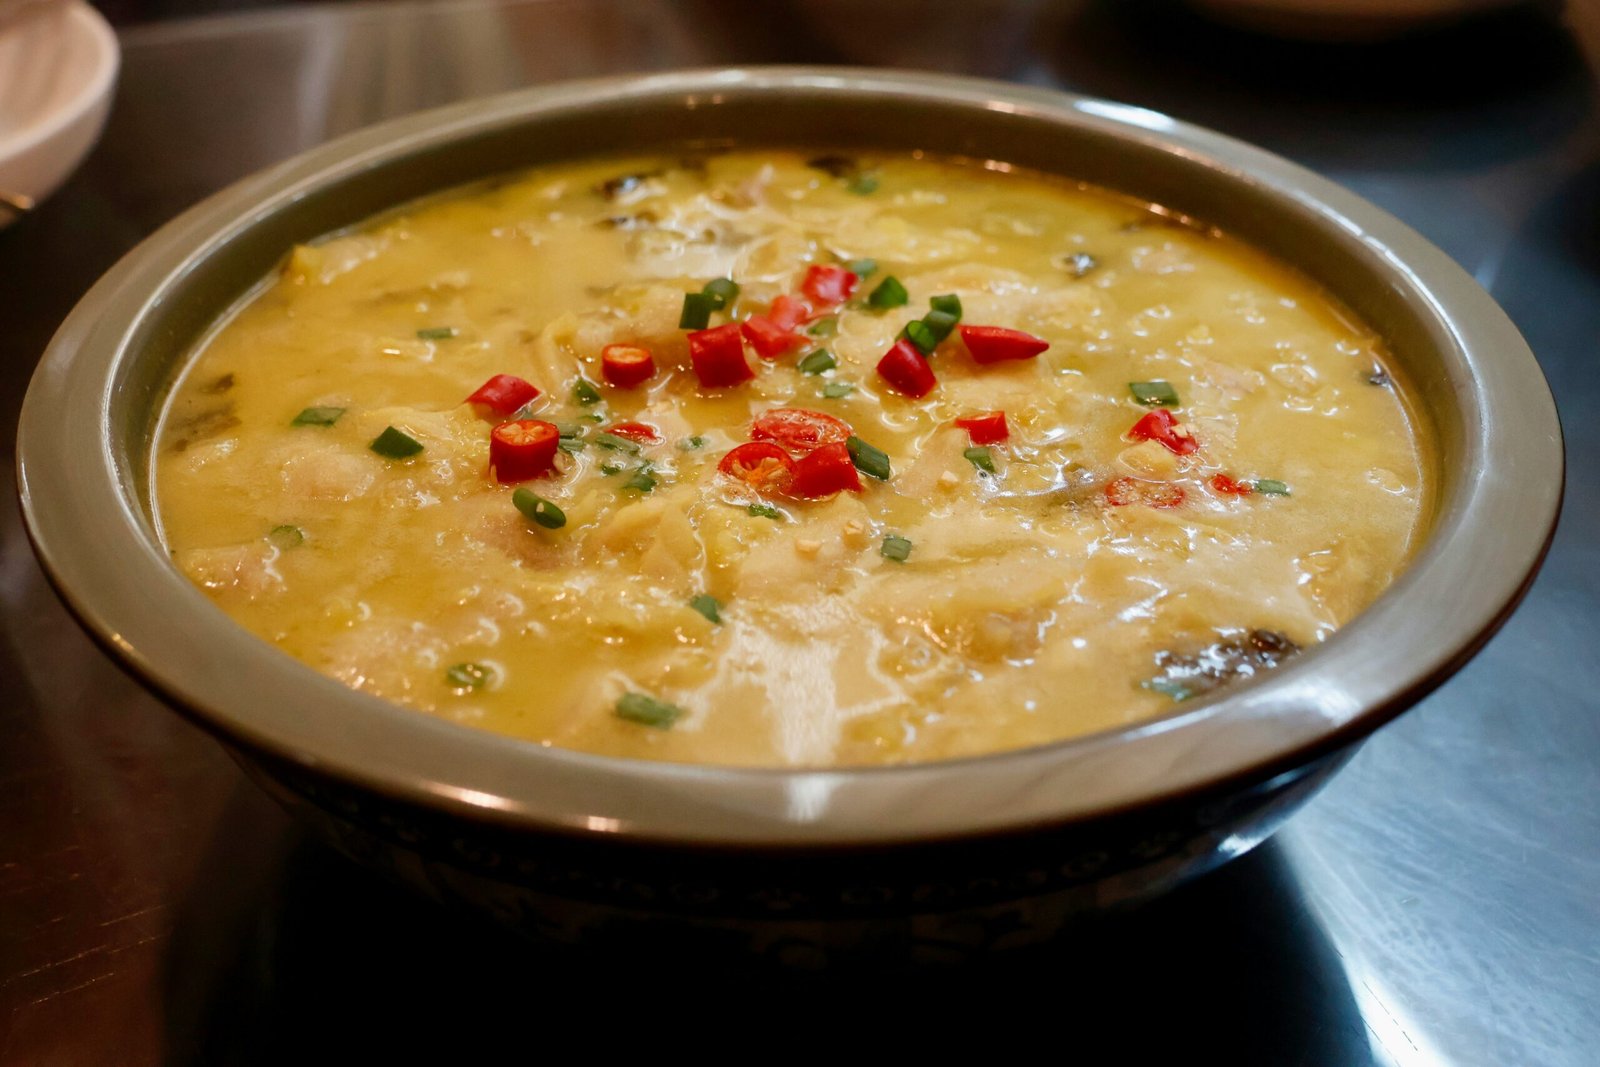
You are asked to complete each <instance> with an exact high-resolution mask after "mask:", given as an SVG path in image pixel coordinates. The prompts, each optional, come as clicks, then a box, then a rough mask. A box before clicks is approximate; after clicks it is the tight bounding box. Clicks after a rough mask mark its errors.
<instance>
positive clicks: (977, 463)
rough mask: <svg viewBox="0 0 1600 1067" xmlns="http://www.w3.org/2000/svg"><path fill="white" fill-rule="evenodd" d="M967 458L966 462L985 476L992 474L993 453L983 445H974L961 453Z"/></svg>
mask: <svg viewBox="0 0 1600 1067" xmlns="http://www.w3.org/2000/svg"><path fill="white" fill-rule="evenodd" d="M961 454H962V455H963V456H966V457H967V462H968V463H970V464H972V465H973V466H974V467H977V468H978V469H979V470H981V471H984V472H985V473H987V474H993V473H994V453H992V452H990V451H989V450H988V449H987V448H985V447H984V446H983V445H974V446H973V447H971V448H969V449H967V450H966V451H964V452H962V453H961Z"/></svg>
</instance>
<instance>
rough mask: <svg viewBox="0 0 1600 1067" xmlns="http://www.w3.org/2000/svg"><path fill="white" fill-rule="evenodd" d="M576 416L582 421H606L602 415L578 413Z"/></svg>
mask: <svg viewBox="0 0 1600 1067" xmlns="http://www.w3.org/2000/svg"><path fill="white" fill-rule="evenodd" d="M578 418H580V419H582V420H583V421H584V422H605V421H606V417H605V416H604V415H579V416H578Z"/></svg>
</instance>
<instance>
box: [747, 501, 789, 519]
mask: <svg viewBox="0 0 1600 1067" xmlns="http://www.w3.org/2000/svg"><path fill="white" fill-rule="evenodd" d="M745 510H746V511H748V512H749V513H750V514H752V515H754V516H755V517H756V518H758V519H781V518H783V512H781V511H779V510H778V509H777V508H775V507H773V506H772V505H771V504H751V505H750V506H749V507H748V508H746V509H745Z"/></svg>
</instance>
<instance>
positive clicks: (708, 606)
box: [689, 593, 722, 622]
mask: <svg viewBox="0 0 1600 1067" xmlns="http://www.w3.org/2000/svg"><path fill="white" fill-rule="evenodd" d="M689 606H690V607H691V608H693V609H694V610H696V611H698V612H699V613H700V614H702V615H704V616H705V617H706V621H707V622H721V621H722V604H721V603H720V602H719V601H718V600H717V598H716V597H714V596H711V595H710V594H708V593H701V594H700V595H699V596H697V597H695V598H694V599H693V600H691V601H689Z"/></svg>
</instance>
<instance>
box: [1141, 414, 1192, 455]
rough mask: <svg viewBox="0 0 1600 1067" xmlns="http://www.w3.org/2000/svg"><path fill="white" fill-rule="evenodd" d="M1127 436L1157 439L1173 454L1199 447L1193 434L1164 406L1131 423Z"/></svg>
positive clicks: (1185, 453) (1189, 451)
mask: <svg viewBox="0 0 1600 1067" xmlns="http://www.w3.org/2000/svg"><path fill="white" fill-rule="evenodd" d="M1128 436H1129V437H1131V438H1133V439H1134V440H1135V441H1159V442H1161V444H1163V445H1165V446H1166V449H1167V451H1169V452H1171V453H1173V454H1174V455H1179V456H1187V455H1188V454H1189V453H1191V452H1193V451H1194V450H1195V449H1197V448H1199V447H1200V442H1199V441H1196V440H1195V439H1194V435H1193V434H1192V433H1190V432H1189V431H1188V430H1186V429H1184V428H1183V427H1182V425H1181V424H1179V422H1178V417H1177V416H1176V415H1174V414H1173V413H1172V412H1170V411H1168V410H1167V409H1166V408H1156V409H1155V410H1154V411H1152V412H1150V414H1148V415H1146V416H1145V417H1144V418H1142V419H1140V420H1139V421H1138V422H1136V423H1134V424H1133V429H1131V430H1129V431H1128Z"/></svg>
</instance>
